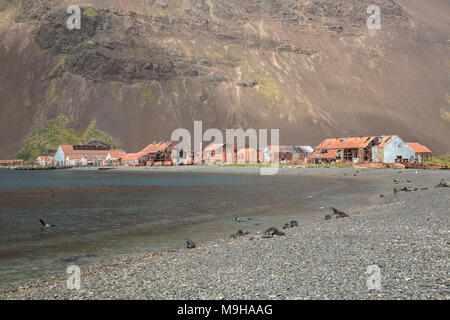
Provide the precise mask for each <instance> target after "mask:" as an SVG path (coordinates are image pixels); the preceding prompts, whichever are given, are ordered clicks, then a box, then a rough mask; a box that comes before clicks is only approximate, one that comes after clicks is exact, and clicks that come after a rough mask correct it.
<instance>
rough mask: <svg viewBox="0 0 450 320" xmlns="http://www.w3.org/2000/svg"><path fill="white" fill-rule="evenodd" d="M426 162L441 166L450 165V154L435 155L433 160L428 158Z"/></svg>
mask: <svg viewBox="0 0 450 320" xmlns="http://www.w3.org/2000/svg"><path fill="white" fill-rule="evenodd" d="M424 163H428V164H438V165H441V166H450V155H449V156H439V157H433V159H431V160H426V161H424Z"/></svg>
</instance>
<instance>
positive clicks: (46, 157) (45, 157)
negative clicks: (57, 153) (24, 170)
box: [38, 156, 50, 160]
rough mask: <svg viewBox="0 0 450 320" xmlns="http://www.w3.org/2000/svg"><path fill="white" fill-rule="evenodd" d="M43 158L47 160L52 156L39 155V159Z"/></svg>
mask: <svg viewBox="0 0 450 320" xmlns="http://www.w3.org/2000/svg"><path fill="white" fill-rule="evenodd" d="M39 158H40V159H41V160H47V159H50V156H39V157H38V159H39Z"/></svg>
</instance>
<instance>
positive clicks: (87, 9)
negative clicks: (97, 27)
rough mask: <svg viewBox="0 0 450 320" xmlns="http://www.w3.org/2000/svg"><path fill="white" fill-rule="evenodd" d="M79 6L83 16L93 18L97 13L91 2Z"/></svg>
mask: <svg viewBox="0 0 450 320" xmlns="http://www.w3.org/2000/svg"><path fill="white" fill-rule="evenodd" d="M80 8H81V10H82V12H83V16H85V17H88V18H95V17H96V16H97V15H98V11H97V8H96V7H95V6H93V5H92V4H82V5H80Z"/></svg>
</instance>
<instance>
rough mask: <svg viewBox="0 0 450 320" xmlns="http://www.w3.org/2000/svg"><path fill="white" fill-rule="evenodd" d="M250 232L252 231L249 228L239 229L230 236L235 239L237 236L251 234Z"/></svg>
mask: <svg viewBox="0 0 450 320" xmlns="http://www.w3.org/2000/svg"><path fill="white" fill-rule="evenodd" d="M249 233H250V232H248V231H247V230H238V232H236V233H233V234H232V235H231V236H230V238H232V239H234V238H237V237H242V236H245V235H247V234H249Z"/></svg>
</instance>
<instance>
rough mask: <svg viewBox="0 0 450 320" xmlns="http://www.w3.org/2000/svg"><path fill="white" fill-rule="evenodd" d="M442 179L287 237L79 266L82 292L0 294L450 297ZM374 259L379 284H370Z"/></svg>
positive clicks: (49, 285) (12, 295)
mask: <svg viewBox="0 0 450 320" xmlns="http://www.w3.org/2000/svg"><path fill="white" fill-rule="evenodd" d="M437 176H438V175H437V174H433V177H437ZM444 176H445V175H444ZM438 182H439V181H437V183H438ZM437 183H436V184H437ZM436 184H434V185H429V186H428V187H427V188H425V187H423V186H422V187H421V188H420V189H419V188H418V190H416V191H410V192H408V191H398V192H397V193H396V194H394V193H393V192H391V194H389V195H387V194H386V195H384V198H385V199H386V202H385V203H383V204H378V205H374V206H372V207H367V208H361V209H358V210H352V211H348V212H347V213H348V214H349V217H347V218H343V219H336V218H334V217H333V218H332V219H331V220H323V221H314V222H311V223H309V224H306V225H300V226H299V227H295V228H289V229H286V230H284V232H285V233H286V234H285V235H284V236H274V237H272V238H268V239H262V240H250V238H251V235H246V236H241V237H237V238H234V239H226V240H225V239H222V240H218V241H216V242H211V243H208V244H207V245H206V246H198V247H197V248H195V249H190V250H188V249H182V250H178V251H175V252H164V253H154V254H148V255H145V256H142V255H141V256H135V257H131V258H124V259H118V260H116V261H114V262H112V263H107V264H101V265H94V266H91V267H89V268H88V269H82V270H81V289H80V290H69V289H67V286H66V280H65V279H63V278H61V279H50V280H46V281H42V282H34V283H29V284H27V285H26V286H22V287H18V288H3V289H2V290H1V291H0V297H1V298H3V299H449V298H450V286H449V285H450V281H449V280H450V278H449V270H450V264H449V248H450V246H449V245H450V238H449V222H450V219H449V213H450V210H449V209H450V188H448V187H446V186H442V187H435V185H436ZM412 190H414V189H412ZM277 227H278V228H280V227H281V226H277ZM280 229H281V228H280ZM373 265H376V266H378V267H379V270H380V273H381V289H379V290H368V285H367V280H368V279H369V277H370V274H367V273H366V272H367V270H368V267H369V266H373ZM372 268H373V267H372ZM372 272H373V271H372Z"/></svg>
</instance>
